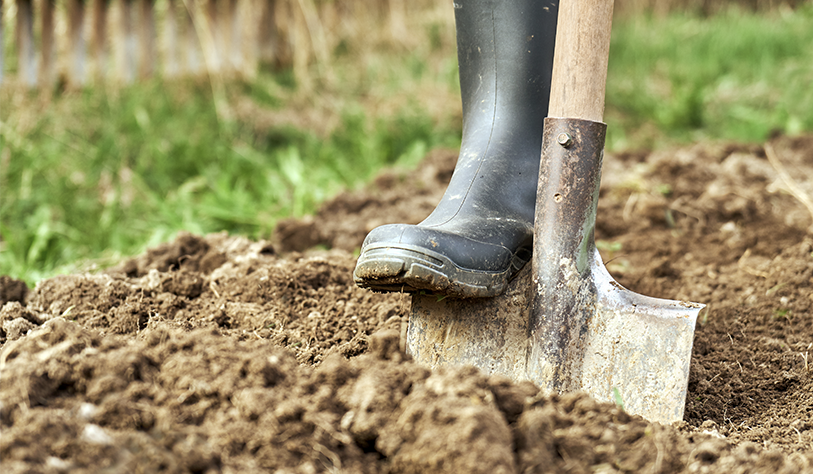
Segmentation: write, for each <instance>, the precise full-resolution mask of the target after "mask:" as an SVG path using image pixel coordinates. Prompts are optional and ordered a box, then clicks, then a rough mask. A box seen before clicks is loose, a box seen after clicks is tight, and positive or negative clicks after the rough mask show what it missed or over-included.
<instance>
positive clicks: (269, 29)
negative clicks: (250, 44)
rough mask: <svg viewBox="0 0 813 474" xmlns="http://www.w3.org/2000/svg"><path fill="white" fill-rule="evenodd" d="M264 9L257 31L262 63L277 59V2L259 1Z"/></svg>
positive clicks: (272, 0)
mask: <svg viewBox="0 0 813 474" xmlns="http://www.w3.org/2000/svg"><path fill="white" fill-rule="evenodd" d="M259 1H260V5H261V8H262V12H261V13H260V24H259V26H258V29H257V50H258V53H257V54H258V56H259V59H260V61H262V62H271V61H273V60H275V59H276V57H275V56H276V42H277V28H276V24H275V23H276V8H277V5H276V4H277V0H259Z"/></svg>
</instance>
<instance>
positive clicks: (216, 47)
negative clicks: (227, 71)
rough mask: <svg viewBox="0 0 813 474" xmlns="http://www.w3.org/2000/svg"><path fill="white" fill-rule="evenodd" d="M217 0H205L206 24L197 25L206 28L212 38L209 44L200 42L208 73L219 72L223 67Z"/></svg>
mask: <svg viewBox="0 0 813 474" xmlns="http://www.w3.org/2000/svg"><path fill="white" fill-rule="evenodd" d="M218 10H219V8H218V2H217V0H207V2H206V12H205V13H206V25H198V27H203V28H208V30H209V35H210V37H211V39H212V41H211V43H212V44H210V45H207V44H205V43H207V42H204V43H203V44H201V46H202V47H203V55H204V57H205V58H206V59H205V61H206V68H207V69H208V70H209V73H213V72H220V70H221V69H222V67H223V64H222V63H223V55H222V54H221V52H222V51H223V49H222V45H223V34H222V33H223V31H222V27H221V26H222V24H221V22H220V16H219V14H218V13H219V12H218Z"/></svg>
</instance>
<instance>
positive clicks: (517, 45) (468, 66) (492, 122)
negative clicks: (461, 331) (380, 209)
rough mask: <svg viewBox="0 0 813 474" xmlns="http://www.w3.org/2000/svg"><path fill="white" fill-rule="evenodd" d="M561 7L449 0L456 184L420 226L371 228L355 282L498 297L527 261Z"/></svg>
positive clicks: (535, 1) (529, 1)
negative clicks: (458, 111)
mask: <svg viewBox="0 0 813 474" xmlns="http://www.w3.org/2000/svg"><path fill="white" fill-rule="evenodd" d="M557 4H558V2H556V1H542V0H513V1H509V0H505V1H499V0H455V2H454V8H455V22H456V26H457V50H458V61H459V67H460V89H461V93H462V98H463V140H462V144H461V148H460V155H459V157H458V161H457V165H456V167H455V171H454V174H453V175H452V180H451V182H450V183H449V187H448V188H447V190H446V193H445V194H444V195H443V198H442V199H441V201H440V203H439V204H438V206H437V208H435V210H434V211H433V212H432V214H430V215H429V217H427V218H426V219H425V220H424V221H423V222H421V223H420V224H418V225H406V224H391V225H385V226H381V227H378V228H376V229H374V230H373V231H372V232H370V234H369V235H368V236H367V238H366V239H365V240H364V244H363V245H362V248H361V255H360V256H359V260H358V263H357V265H356V269H355V272H354V279H355V281H356V284H357V285H359V286H361V287H363V288H370V289H373V290H379V291H406V292H414V291H430V292H434V293H437V294H442V295H448V296H457V297H487V296H496V295H498V294H500V293H501V292H502V291H503V290H504V289H505V287H506V285H507V284H508V281H509V280H510V279H511V277H513V276H514V275H515V274H516V273H517V272H518V271H519V270H520V269H521V268H522V267H523V266H524V265H525V264H526V263H527V262H528V261H529V260H530V258H531V252H532V247H533V245H532V244H533V219H534V202H535V199H536V183H537V179H538V173H539V161H540V153H541V148H542V128H543V119H544V118H545V116H546V115H547V110H548V98H549V95H550V78H551V70H552V65H553V47H554V39H555V36H556V17H557V13H558V12H557Z"/></svg>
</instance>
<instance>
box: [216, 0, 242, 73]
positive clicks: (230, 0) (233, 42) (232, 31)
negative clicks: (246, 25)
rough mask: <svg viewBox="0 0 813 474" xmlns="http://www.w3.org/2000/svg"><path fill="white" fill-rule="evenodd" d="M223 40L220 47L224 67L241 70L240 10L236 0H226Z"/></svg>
mask: <svg viewBox="0 0 813 474" xmlns="http://www.w3.org/2000/svg"><path fill="white" fill-rule="evenodd" d="M223 30H224V32H223V33H224V34H223V38H221V41H222V42H223V45H222V47H221V48H220V50H221V51H223V62H224V63H225V64H226V68H227V69H229V70H233V71H241V70H242V67H243V64H242V63H243V52H242V49H241V45H242V37H243V36H242V30H241V28H240V12H239V4H238V0H226V9H225V15H224V17H223Z"/></svg>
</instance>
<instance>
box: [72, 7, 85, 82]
mask: <svg viewBox="0 0 813 474" xmlns="http://www.w3.org/2000/svg"><path fill="white" fill-rule="evenodd" d="M67 9H68V45H69V53H68V58H69V60H68V80H69V82H70V84H71V85H72V86H74V87H79V86H82V85H84V84H85V57H86V53H85V37H84V35H83V34H82V33H83V30H84V26H85V2H84V0H67Z"/></svg>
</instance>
